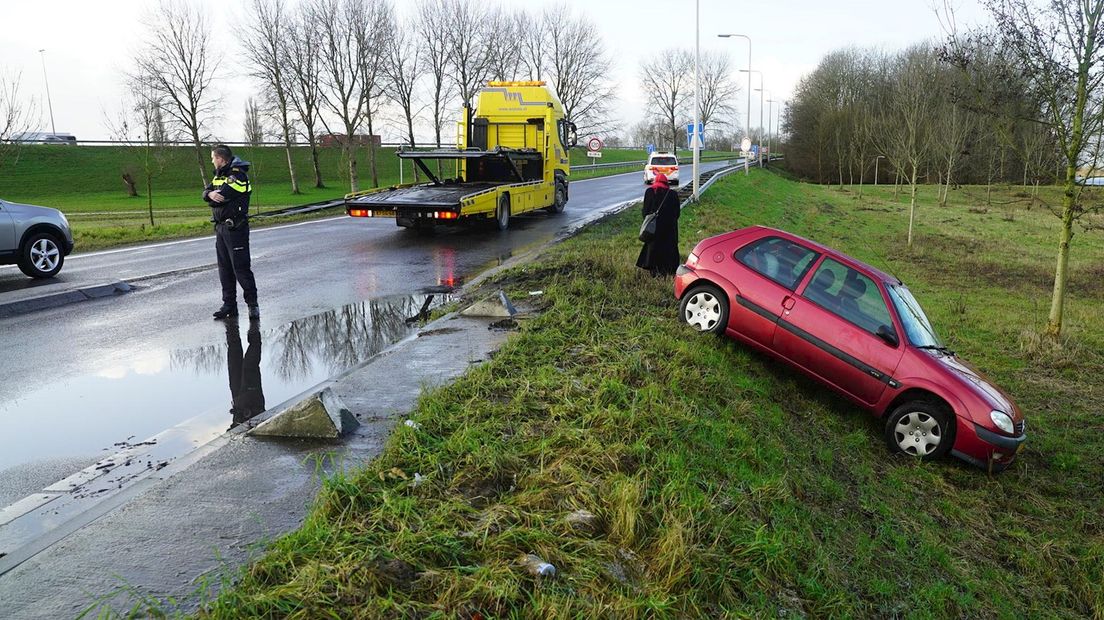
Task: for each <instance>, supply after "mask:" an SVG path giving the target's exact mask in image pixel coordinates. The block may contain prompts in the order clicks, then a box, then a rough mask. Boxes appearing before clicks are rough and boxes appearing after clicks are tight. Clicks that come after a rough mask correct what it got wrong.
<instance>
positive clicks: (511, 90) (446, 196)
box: [345, 81, 577, 230]
mask: <svg viewBox="0 0 1104 620" xmlns="http://www.w3.org/2000/svg"><path fill="white" fill-rule="evenodd" d="M576 142H577V135H576V130H575V126H574V124H573V123H571V122H570V121H568V120H567V119H565V118H564V112H563V105H562V104H561V103H560V101H559V99H557V98H556V95H555V94H554V93H553V92H552V91H551V90H550V89H549V88H548V87H547V86H546V85H545V83H544V82H540V81H527V82H489V83H488V84H487V86H486V87H485V88H483V89H482V90H480V91H479V93H478V95H477V96H476V103H475V108H474V109H471V108H467V107H465V108H464V110H463V116H462V119H461V120H460V122H459V123H457V132H456V147H455V148H440V149H424V150H419V149H411V150H400V151H399V152H398V157H399V158H400V159H403V160H406V159H409V160H412V161H413V162H414V164H415V165H416V166H417V167H418V169H419V170H420V171H421V172H422V173H423V174H424V175H425V177H426V178H427V179H429V182H428V183H419V184H405V185H395V186H391V187H388V188H382V189H374V190H367V191H364V192H356V193H352V194H348V195H347V196H346V197H345V211H346V213H348V214H349V215H350V216H353V217H387V218H395V222H396V223H397V224H398V225H399V226H403V227H407V228H414V229H422V230H425V229H432V228H433V227H435V226H436V225H439V224H456V223H471V222H491V223H493V224H494V225H495V227H497V228H498V229H499V230H505V229H507V228H508V227H509V225H510V219H511V217H513V216H514V215H517V214H519V213H524V212H526V211H532V210H535V209H546V210H548V211H551V212H552V213H561V212H563V210H564V208H565V206H566V205H567V200H568V179H569V176H570V172H571V167H570V157H569V152H568V149H569V148H570V147H572V146H574V145H575V143H576ZM437 170H448V171H449V172H450V173H451V174H452V176H451V177H450V176H446V175H444V174H439V173H438V172H437Z"/></svg>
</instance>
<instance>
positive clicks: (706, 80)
mask: <svg viewBox="0 0 1104 620" xmlns="http://www.w3.org/2000/svg"><path fill="white" fill-rule="evenodd" d="M733 73H734V72H733V70H732V57H731V56H730V55H729V54H728V53H726V52H717V51H712V52H706V53H705V54H703V55H702V57H701V78H702V81H701V95H700V96H701V99H700V105H701V122H702V125H703V126H704V127H705V128H706V129H708V128H709V126H710V124H711V123H712V122H713V121H723V119H725V118H726V117H728V116H730V115H732V114H734V113H735V112H736V108H735V106H733V102H735V101H736V98H737V97H738V96H739V95H740V87H739V86H738V85H737V84H736V82H735V80H733V79H732V75H733Z"/></svg>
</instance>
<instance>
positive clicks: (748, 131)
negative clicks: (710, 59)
mask: <svg viewBox="0 0 1104 620" xmlns="http://www.w3.org/2000/svg"><path fill="white" fill-rule="evenodd" d="M717 36H718V37H720V38H722V39H728V38H731V37H741V38H744V39H747V42H748V69H751V37H749V36H747V35H746V34H736V33H729V34H719V35H717ZM746 120H747V122H746V123H745V129H744V135H745V136H746V137H747V138H748V139H749V140H750V139H751V74H750V73H749V74H748V95H747V119H746ZM750 165H751V164H750V163H749V162H748V159H747V157H745V158H744V175H747V174H749V172H748V168H749V167H750Z"/></svg>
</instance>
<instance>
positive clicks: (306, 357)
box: [170, 295, 447, 382]
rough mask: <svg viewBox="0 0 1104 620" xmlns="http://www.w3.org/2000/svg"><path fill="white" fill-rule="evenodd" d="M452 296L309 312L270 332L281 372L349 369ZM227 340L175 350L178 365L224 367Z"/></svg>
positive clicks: (268, 342) (200, 369)
mask: <svg viewBox="0 0 1104 620" xmlns="http://www.w3.org/2000/svg"><path fill="white" fill-rule="evenodd" d="M430 297H433V299H432V301H430V304H429V306H430V307H436V306H437V305H440V304H441V303H443V302H446V301H447V298H446V297H445V296H441V295H437V296H436V297H434V296H432V295H428V296H427V295H413V296H407V297H384V298H381V299H371V300H368V301H364V302H360V303H356V304H350V305H347V306H342V307H341V308H336V309H334V310H330V311H328V312H322V313H320V314H316V315H313V316H309V317H305V318H302V319H299V320H296V321H292V322H291V323H287V324H286V325H282V326H280V327H279V328H278V329H276V330H274V331H271V332H267V333H266V334H265V335H264V341H265V349H266V350H267V351H269V352H270V353H269V359H270V361H271V362H272V364H273V366H274V367H275V373H276V376H278V377H279V378H280V379H282V380H283V381H285V382H293V381H297V380H301V379H304V378H307V377H309V376H310V375H311V373H312V370H314V368H315V366H316V365H318V364H321V365H323V367H324V368H325V370H326V371H327V373H328V374H329V375H333V374H336V373H339V372H341V371H344V370H347V369H349V368H351V367H353V366H355V365H357V364H360V363H362V362H364V361H365V360H367V359H368V358H370V357H371V356H373V355H375V354H376V353H379V352H380V351H382V350H383V349H384V348H385V347H387V346H389V345H390V344H392V343H393V342H395V341H396V340H398V339H400V338H402V337H403V336H405V335H406V334H407V333H409V331H410V325H409V324H408V323H407V319H408V318H411V317H414V316H416V315H418V314H419V312H420V311H421V310H423V308H424V306H425V304H426V301H427V299H429V298H430ZM225 359H226V348H225V345H205V346H202V347H196V348H193V349H181V350H178V351H173V352H172V353H171V354H170V364H171V366H172V367H173V368H174V369H179V368H192V369H194V370H195V372H196V373H197V374H198V373H215V372H221V370H222V366H223V363H224V360H225Z"/></svg>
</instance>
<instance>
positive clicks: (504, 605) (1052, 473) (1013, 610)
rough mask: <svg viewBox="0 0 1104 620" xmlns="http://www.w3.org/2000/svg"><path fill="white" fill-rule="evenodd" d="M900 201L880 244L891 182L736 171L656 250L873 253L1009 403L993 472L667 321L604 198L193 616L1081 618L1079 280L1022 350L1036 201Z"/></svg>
mask: <svg viewBox="0 0 1104 620" xmlns="http://www.w3.org/2000/svg"><path fill="white" fill-rule="evenodd" d="M889 191H890V192H891V191H892V188H890V190H889ZM933 193H934V190H933ZM959 198H962V196H959ZM921 213H922V214H923V215H921V216H920V219H918V221H919V222H920V224H919V226H920V229H919V234H918V236H917V244H916V247H915V248H914V249H912V250H908V249H906V248H904V247H903V241H902V240H903V238H904V228H903V226H904V224H905V222H906V221H907V220H906V218H907V213H906V212H905V210H904V208H903V207H902V206H901V205H900V204H899V203H896V202H893V201H892V200H891V197H888V196H887V195H884V194H877V193H875V194H874V195H869V194H868V196H867V197H866V198H865V199H864V200H863V201H859V200H858V199H857V198H856V197H855V196H854V195H853V194H850V193H847V192H840V191H837V190H829V189H826V188H822V187H815V186H809V185H803V184H798V183H793V182H791V181H787V180H784V179H782V178H781V177H778V176H776V175H773V174H771V173H767V172H762V171H753V174H752V176H751V177H750V178H745V177H743V176H734V177H731V178H728V179H725V180H722V181H721V182H718V183H717V184H716V185H714V187H713V189H712V190H711V191H710V193H709V194H708V195H707V196H706V197H705V199H704V200H703V202H702V203H701V205H700V206H696V207H692V208H691V209H688V210H687V212H686V213H684V217H683V220H682V225H681V230H682V239H683V242H682V245H683V250H684V252H685V251H688V250H689V249H690V247H692V246H693V244H694V242H695V241H696V240H697V239H700V238H702V237H704V236H707V235H710V234H714V233H718V232H722V231H725V230H729V229H732V228H735V227H738V226H742V225H746V224H750V223H764V224H770V225H775V226H779V227H784V228H786V229H789V230H792V231H794V232H797V233H799V234H804V235H807V236H810V237H813V238H816V239H818V240H822V241H824V242H826V243H829V244H832V245H836V246H838V247H840V248H841V249H843V250H844V251H847V252H848V253H851V254H854V255H856V256H858V257H860V258H863V259H866V260H869V261H871V262H874V263H875V264H879V265H881V266H887V267H889V268H891V269H892V270H893V271H894V272H895V273H897V274H898V275H899V276H901V277H902V278H903V279H905V280H906V282H908V283H909V284H910V285H911V287H912V288H913V290H914V291H915V292H916V293H917V295H918V297H919V298H920V299H921V300H922V301H923V302H924V303H925V306H926V308H927V310H928V312H929V314H930V315H931V316H932V318H933V320H934V321H935V322H936V324H937V325H938V326H941V327H942V329H943V331H944V333H945V335H946V336H947V338H948V340H950V341H951V344H952V345H953V346H954V347H955V348H956V349H958V350H959V351H962V352H963V353H964V354H965V356H966V357H968V358H970V359H972V360H973V361H975V362H976V363H977V364H978V365H979V366H981V367H982V368H983V369H985V370H986V371H988V372H989V373H990V374H991V376H992V377H993V378H994V379H995V380H996V381H997V382H998V383H999V384H1001V385H1002V386H1004V387H1006V388H1007V389H1008V391H1009V392H1010V393H1011V394H1012V396H1013V397H1014V398H1015V399H1016V400H1017V401H1018V402H1019V404H1020V405H1021V406H1022V407H1023V408H1024V410H1025V411H1026V412H1027V415H1028V417H1029V418H1030V421H1029V425H1030V429H1031V433H1032V437H1031V442H1030V444H1029V449H1028V451H1027V452H1025V453H1024V454H1023V455H1022V458H1021V460H1020V461H1018V462H1017V464H1016V465H1015V466H1014V467H1013V468H1012V469H1011V470H1009V471H1008V472H1006V473H1004V474H1002V475H999V476H995V477H990V476H987V475H986V474H985V473H984V472H981V471H979V470H976V469H973V468H971V467H968V466H965V465H963V464H960V463H957V462H954V461H947V462H940V463H932V464H918V463H914V462H912V461H910V460H907V459H903V458H892V457H891V456H890V455H889V454H888V453H887V451H886V449H885V447H884V445H883V444H882V442H881V438H880V424H879V423H878V422H877V421H876V420H874V419H872V418H870V417H869V416H867V415H866V414H864V413H861V412H859V411H857V410H855V409H854V408H853V407H852V406H850V405H848V404H847V403H846V402H845V401H843V400H842V399H839V398H837V397H835V396H833V395H831V394H830V393H829V392H827V391H826V390H824V389H822V388H820V387H818V386H816V385H814V384H812V383H811V382H808V381H806V380H804V379H801V378H798V377H795V376H794V374H793V373H792V372H790V371H789V370H787V369H785V368H783V367H781V366H779V365H777V364H774V363H771V362H769V361H766V360H765V359H764V358H762V357H761V356H759V355H756V354H753V353H750V352H749V351H748V350H746V349H745V348H743V347H741V346H739V345H737V344H735V343H733V342H730V341H727V340H719V339H713V338H697V337H693V335H692V334H690V333H689V332H688V331H687V330H686V329H685V328H684V326H682V325H681V324H680V323H679V322H678V321H677V320H676V318H675V313H676V303H675V301H674V300H673V299H672V295H671V290H670V284H669V282H667V281H660V280H653V279H651V278H648V277H646V276H645V275H644V274H642V273H639V271H638V270H636V269H635V268H634V267H632V265H633V262H634V259H635V253H636V251H637V249H638V244H637V243H635V242H634V239H633V237H634V232H635V229H636V226H637V219H638V216H637V214H635V213H626V214H622V215H620V216H617V217H615V218H612V219H611V220H609V221H608V222H606V223H603V224H602V225H599V226H595V227H593V228H591V229H588V230H587V231H585V232H583V233H582V234H580V235H579V236H578V237H576V238H573V239H571V240H568V241H567V242H565V243H564V244H562V245H560V246H557V247H556V248H554V249H553V250H551V251H549V252H548V253H547V254H545V255H543V256H541V257H540V258H539V259H538V260H537V261H536V263H535V264H533V265H530V266H527V267H524V268H520V269H516V270H513V271H510V272H507V273H505V274H504V275H503V276H502V277H501V279H500V280H499V281H498V282H496V283H493V284H492V285H491V286H505V287H507V289H508V290H513V291H515V292H518V293H520V292H522V291H526V290H533V289H537V288H539V289H542V290H543V291H544V296H543V297H542V299H543V303H544V305H545V307H544V308H543V313H542V314H541V315H540V316H539V317H538V318H536V319H534V320H532V321H530V322H527V323H524V324H523V328H522V331H521V333H520V334H518V335H517V336H515V337H514V338H512V339H511V340H510V341H509V342H508V343H507V344H506V345H505V346H504V347H503V349H502V350H501V351H500V352H499V353H498V354H497V355H496V356H495V357H494V359H493V360H492V361H490V362H489V363H487V364H485V365H483V366H480V367H478V368H476V369H474V370H473V371H471V372H470V373H468V374H467V375H466V376H465V377H463V378H462V379H460V380H459V381H457V382H456V383H454V384H452V385H450V386H447V387H444V388H441V389H438V390H435V391H433V392H431V393H428V394H426V395H425V396H424V397H423V398H422V399H421V400H420V402H419V404H418V406H417V409H416V411H415V412H414V413H413V414H412V417H413V418H414V419H416V420H417V421H418V422H420V424H421V427H420V428H419V429H414V428H409V427H406V426H399V427H397V430H396V431H395V433H394V435H393V436H392V437H391V438H390V440H389V442H388V445H387V447H386V449H385V450H384V452H383V454H382V455H381V456H380V457H379V458H378V459H377V460H375V461H373V462H371V463H368V464H367V465H366V466H365V467H364V468H363V469H362V470H359V471H355V472H349V473H347V474H344V475H339V476H336V477H334V478H332V479H329V480H327V481H326V483H325V485H324V488H323V490H322V492H321V494H320V496H319V497H318V498H317V501H316V504H315V506H314V508H313V510H312V511H311V513H310V515H309V516H308V518H307V519H306V522H305V523H304V525H303V526H302V528H301V529H300V530H298V531H296V532H294V533H291V534H289V535H287V536H285V537H283V538H281V539H279V540H278V541H276V542H275V543H274V544H273V545H272V547H271V549H270V550H269V552H268V554H267V555H266V556H265V557H263V558H262V559H261V560H259V561H258V562H256V563H254V564H253V565H251V566H249V567H248V568H247V569H246V570H244V571H243V572H242V574H241V575H240V579H239V581H238V583H237V584H236V585H235V586H234V587H233V588H231V589H228V590H226V591H224V592H223V593H222V594H221V595H220V596H219V597H218V598H217V599H216V600H214V601H212V602H210V603H209V604H208V605H207V606H206V607H205V608H204V610H203V611H202V612H201V614H200V615H201V616H204V617H214V618H238V617H243V616H248V617H253V616H261V617H290V618H315V617H330V616H333V617H337V616H342V617H395V616H415V617H418V616H421V617H432V616H439V617H457V616H459V617H465V618H475V617H541V618H559V617H564V618H566V617H626V618H644V617H648V618H650V617H732V616H735V617H743V616H746V617H788V616H792V615H797V616H802V615H806V616H815V617H820V616H843V617H853V616H860V617H921V618H923V617H970V618H1020V617H1059V618H1075V617H1095V618H1102V617H1104V589H1102V588H1101V583H1104V499H1102V497H1104V496H1102V493H1101V491H1102V482H1101V480H1102V479H1101V473H1102V472H1104V457H1102V454H1104V451H1102V449H1101V448H1102V447H1104V446H1102V443H1101V441H1102V440H1101V439H1100V438H1101V437H1102V436H1104V435H1102V433H1101V431H1102V430H1104V427H1102V425H1101V422H1100V416H1099V413H1098V411H1097V406H1098V403H1099V402H1100V381H1099V377H1100V376H1101V371H1104V360H1102V358H1101V354H1100V351H1101V350H1102V346H1101V345H1102V344H1104V327H1102V326H1101V325H1099V322H1098V321H1096V320H1094V319H1093V317H1097V316H1098V313H1097V311H1096V310H1095V309H1094V308H1098V307H1099V304H1100V302H1101V301H1104V299H1102V298H1104V291H1102V290H1101V289H1100V288H1099V286H1098V285H1097V286H1095V287H1094V286H1086V285H1085V283H1084V282H1083V281H1081V280H1075V281H1077V282H1081V284H1079V285H1078V286H1076V287H1075V289H1074V291H1073V292H1072V293H1071V303H1070V307H1071V312H1070V321H1069V325H1068V329H1067V331H1068V333H1069V334H1070V336H1069V342H1068V343H1067V346H1066V347H1065V348H1062V349H1055V348H1048V347H1045V346H1042V345H1041V344H1040V343H1039V342H1037V341H1035V340H1033V339H1032V338H1030V337H1027V336H1025V335H1024V334H1029V333H1033V330H1034V329H1035V328H1036V327H1038V324H1039V323H1038V315H1037V313H1036V312H1035V310H1034V308H1035V307H1036V306H1037V305H1038V303H1039V302H1040V300H1041V299H1045V296H1046V295H1045V292H1044V291H1041V290H1040V287H1041V284H1040V283H1038V282H1036V281H1035V279H1034V277H1028V276H1030V275H1031V274H1033V273H1034V272H1035V271H1038V272H1039V273H1040V274H1041V273H1044V272H1046V271H1049V267H1050V264H1049V261H1050V260H1051V258H1052V257H1051V253H1050V251H1049V250H1050V249H1051V248H1050V247H1049V246H1050V245H1051V243H1050V242H1051V241H1052V240H1053V239H1056V238H1057V234H1056V233H1054V230H1053V229H1054V228H1055V225H1056V221H1051V220H1053V218H1052V217H1051V216H1049V215H1044V214H1042V213H1040V212H1039V211H1038V210H1037V209H1036V210H1034V211H1032V210H1029V209H1024V210H1022V212H1019V213H1017V214H1016V217H1015V218H1013V219H1011V220H1006V219H1004V218H1003V217H999V216H996V214H987V213H980V212H977V213H975V212H971V211H970V210H969V208H967V207H963V206H954V205H953V204H952V205H951V206H949V207H947V208H940V207H937V206H935V205H934V204H930V203H923V210H922V211H921ZM1051 233H1054V234H1051ZM1073 256H1074V259H1075V260H1074V273H1075V274H1084V273H1085V271H1086V270H1089V271H1091V270H1092V269H1094V268H1095V267H1094V265H1100V264H1101V263H1100V259H1101V258H1102V257H1101V250H1100V248H1099V247H1092V246H1090V245H1089V244H1088V243H1084V244H1083V245H1081V246H1078V247H1077V248H1075V250H1074V253H1073ZM1076 277H1083V275H1081V276H1076ZM415 474H420V476H419V479H420V481H417V482H416V477H415ZM579 511H585V512H586V513H589V514H591V515H593V518H590V517H588V516H587V515H586V514H584V513H582V512H579ZM525 554H536V555H538V556H539V557H541V558H543V559H544V560H546V561H548V562H550V563H552V564H554V565H555V566H556V567H557V570H558V573H557V575H556V576H555V577H554V578H537V577H533V576H531V575H530V574H529V573H528V572H527V571H526V569H525V567H524V566H523V563H522V562H521V558H522V556H524V555H525Z"/></svg>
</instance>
